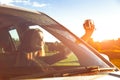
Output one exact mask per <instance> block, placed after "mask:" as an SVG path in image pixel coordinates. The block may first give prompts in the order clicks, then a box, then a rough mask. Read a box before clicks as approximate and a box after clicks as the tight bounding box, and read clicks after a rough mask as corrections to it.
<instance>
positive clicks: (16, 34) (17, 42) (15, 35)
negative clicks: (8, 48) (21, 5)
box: [9, 29, 20, 50]
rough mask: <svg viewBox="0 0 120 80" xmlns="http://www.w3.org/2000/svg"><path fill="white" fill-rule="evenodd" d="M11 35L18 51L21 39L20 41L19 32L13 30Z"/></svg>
mask: <svg viewBox="0 0 120 80" xmlns="http://www.w3.org/2000/svg"><path fill="white" fill-rule="evenodd" d="M9 33H10V36H11V38H12V41H13V43H14V46H15V48H16V50H17V48H18V46H19V44H20V39H19V35H18V32H17V30H16V29H12V30H10V31H9Z"/></svg>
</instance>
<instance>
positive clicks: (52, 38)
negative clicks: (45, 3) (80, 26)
mask: <svg viewBox="0 0 120 80" xmlns="http://www.w3.org/2000/svg"><path fill="white" fill-rule="evenodd" d="M8 10H9V12H10V13H8V12H7V11H8ZM8 10H7V8H5V9H4V8H2V7H1V8H0V64H1V65H0V70H1V72H0V76H2V77H6V76H7V77H16V76H24V75H33V74H36V73H38V74H39V75H41V76H42V77H43V76H44V77H51V75H50V76H49V73H50V74H52V72H53V73H55V75H57V74H56V72H57V71H60V72H61V73H62V74H63V73H64V72H65V74H66V72H67V73H68V72H69V71H70V72H75V71H77V70H80V71H81V73H82V72H87V71H89V69H94V67H95V69H98V68H112V67H114V66H113V65H112V64H111V63H110V62H109V61H108V60H106V59H105V58H103V57H102V56H101V55H100V54H99V53H98V52H97V51H96V50H95V49H94V48H92V47H91V46H90V45H88V44H87V43H86V42H85V41H83V40H82V39H80V38H79V37H77V36H76V35H75V34H73V33H72V32H71V31H69V30H68V29H66V28H65V27H64V26H63V25H61V24H59V23H58V22H56V21H55V20H53V19H52V18H51V17H49V16H48V15H46V14H44V13H41V12H29V11H25V10H22V11H21V10H20V11H19V10H17V9H15V10H14V9H9V8H8ZM24 14H26V15H24ZM5 22H6V23H5ZM77 42H79V43H77ZM86 67H87V69H86ZM89 67H90V68H89ZM91 67H92V68H91ZM72 70H73V71H72ZM84 70H86V71H84ZM46 72H47V73H48V74H47V76H46Z"/></svg>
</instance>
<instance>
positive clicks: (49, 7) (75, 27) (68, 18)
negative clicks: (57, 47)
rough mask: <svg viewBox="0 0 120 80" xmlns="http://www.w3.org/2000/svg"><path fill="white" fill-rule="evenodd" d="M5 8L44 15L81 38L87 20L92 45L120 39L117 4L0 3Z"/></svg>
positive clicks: (64, 0)
mask: <svg viewBox="0 0 120 80" xmlns="http://www.w3.org/2000/svg"><path fill="white" fill-rule="evenodd" d="M0 4H9V5H13V6H20V7H24V8H28V9H33V10H38V11H40V12H44V13H46V14H47V15H49V16H50V17H52V18H53V19H55V20H56V21H58V22H59V23H60V24H62V25H64V26H65V27H67V28H68V29H69V30H70V31H72V32H73V33H74V34H76V35H77V36H79V37H81V36H82V35H83V34H84V33H85V31H84V29H83V23H84V21H85V20H86V19H91V20H93V21H94V24H95V28H96V29H95V31H94V33H93V35H92V36H91V37H92V38H93V39H94V40H95V41H102V40H109V39H118V38H120V28H119V27H120V22H119V21H120V0H0Z"/></svg>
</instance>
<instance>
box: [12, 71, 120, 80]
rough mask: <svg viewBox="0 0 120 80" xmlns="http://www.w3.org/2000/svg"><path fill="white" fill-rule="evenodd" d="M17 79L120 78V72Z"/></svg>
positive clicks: (87, 79)
mask: <svg viewBox="0 0 120 80" xmlns="http://www.w3.org/2000/svg"><path fill="white" fill-rule="evenodd" d="M12 80H14V79H12ZM15 80H16V79H15ZM17 80H120V72H111V73H99V74H94V75H93V74H92V75H91V74H90V75H87V74H85V75H77V76H68V77H52V78H32V79H29V78H27V79H18V78H17Z"/></svg>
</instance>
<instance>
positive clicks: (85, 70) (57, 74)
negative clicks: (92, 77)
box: [23, 66, 115, 78]
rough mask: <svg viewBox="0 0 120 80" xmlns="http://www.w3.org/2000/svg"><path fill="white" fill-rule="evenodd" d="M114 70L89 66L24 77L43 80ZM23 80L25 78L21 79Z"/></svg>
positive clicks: (112, 69)
mask: <svg viewBox="0 0 120 80" xmlns="http://www.w3.org/2000/svg"><path fill="white" fill-rule="evenodd" d="M114 70H115V68H99V67H98V66H90V67H74V68H69V69H63V70H53V71H47V72H43V73H37V74H33V75H28V76H26V77H29V78H44V77H63V76H71V75H76V74H84V73H85V74H86V73H91V72H104V71H111V72H113V71H114ZM23 78H25V76H24V77H23Z"/></svg>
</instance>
